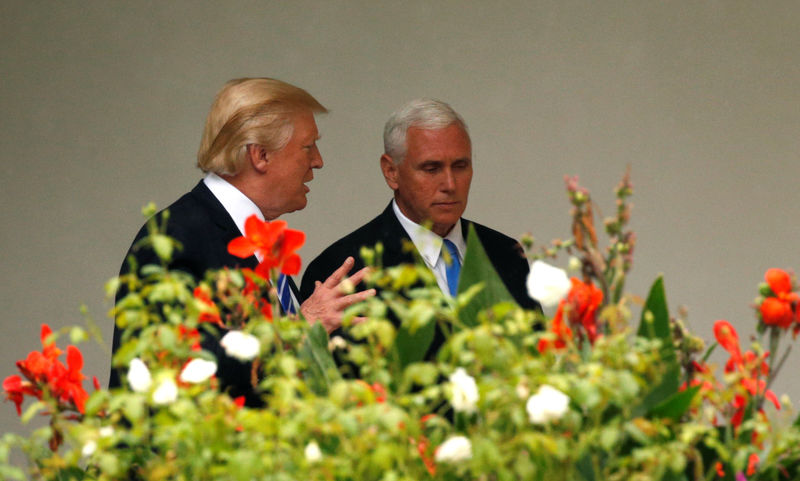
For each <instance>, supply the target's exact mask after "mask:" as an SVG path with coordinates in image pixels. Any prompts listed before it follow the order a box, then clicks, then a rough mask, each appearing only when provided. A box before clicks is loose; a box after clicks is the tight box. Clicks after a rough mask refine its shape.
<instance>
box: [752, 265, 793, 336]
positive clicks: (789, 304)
mask: <svg viewBox="0 0 800 481" xmlns="http://www.w3.org/2000/svg"><path fill="white" fill-rule="evenodd" d="M764 280H766V281H767V285H768V286H769V288H770V290H771V291H772V294H774V296H768V297H767V298H766V299H764V300H763V301H762V302H761V305H760V306H759V311H760V313H761V320H762V321H763V322H764V324H766V325H768V326H778V327H780V328H781V329H787V328H789V326H791V325H792V321H794V320H796V319H797V320H798V321H800V318H798V316H800V311H798V310H797V304H798V302H800V296H798V294H797V293H796V292H792V278H791V277H790V276H789V274H788V273H787V272H786V271H784V270H783V269H776V268H772V269H768V270H767V272H766V273H765V274H764Z"/></svg>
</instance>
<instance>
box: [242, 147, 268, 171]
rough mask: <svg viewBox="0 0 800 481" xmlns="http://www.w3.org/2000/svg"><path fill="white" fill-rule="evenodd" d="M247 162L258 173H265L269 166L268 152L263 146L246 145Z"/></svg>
mask: <svg viewBox="0 0 800 481" xmlns="http://www.w3.org/2000/svg"><path fill="white" fill-rule="evenodd" d="M247 161H248V162H250V165H252V166H253V169H254V170H255V171H256V172H258V173H261V174H263V173H265V172H266V171H267V165H268V164H269V152H267V149H266V148H264V146H263V145H259V144H247Z"/></svg>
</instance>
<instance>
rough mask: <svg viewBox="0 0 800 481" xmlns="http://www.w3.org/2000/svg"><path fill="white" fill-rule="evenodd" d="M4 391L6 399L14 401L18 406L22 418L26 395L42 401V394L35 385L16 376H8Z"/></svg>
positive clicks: (4, 382)
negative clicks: (23, 402) (23, 401)
mask: <svg viewBox="0 0 800 481" xmlns="http://www.w3.org/2000/svg"><path fill="white" fill-rule="evenodd" d="M3 390H4V391H5V392H6V399H9V400H11V401H14V404H16V406H17V415H18V416H22V400H23V398H24V396H25V395H28V396H33V397H35V398H37V399H42V392H41V391H40V390H38V389H36V388H35V387H34V386H33V384H31V383H30V382H28V381H23V380H22V378H21V377H19V376H17V375H16V374H14V375H12V376H8V377H7V378H6V379H5V380H4V381H3Z"/></svg>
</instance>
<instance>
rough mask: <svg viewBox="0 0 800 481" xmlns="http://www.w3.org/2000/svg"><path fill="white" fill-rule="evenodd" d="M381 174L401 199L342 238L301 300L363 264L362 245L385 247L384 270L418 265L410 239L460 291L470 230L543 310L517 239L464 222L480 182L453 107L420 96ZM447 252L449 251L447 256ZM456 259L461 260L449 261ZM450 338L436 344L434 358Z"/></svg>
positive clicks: (402, 117) (509, 282)
mask: <svg viewBox="0 0 800 481" xmlns="http://www.w3.org/2000/svg"><path fill="white" fill-rule="evenodd" d="M383 142H384V153H383V155H381V158H380V166H381V171H382V172H383V177H384V179H385V180H386V183H387V184H388V185H389V188H391V189H392V191H393V192H394V199H393V200H392V201H391V202H390V203H389V205H388V206H387V207H386V209H385V210H384V211H383V213H381V214H380V215H379V216H378V217H376V218H375V219H373V220H372V221H370V222H368V223H367V224H365V225H364V226H362V227H360V228H359V229H357V230H355V231H354V232H352V233H350V234H348V235H347V236H345V237H343V238H342V239H339V240H338V241H336V242H335V243H333V244H332V245H331V246H330V247H328V248H327V249H325V250H324V251H323V252H322V253H321V254H320V255H319V256H318V257H317V258H316V259H314V260H313V261H311V263H309V265H308V268H307V269H306V272H305V274H304V275H303V282H302V285H301V287H300V293H301V296H302V295H304V294H308V293H310V292H312V291H313V289H314V286H315V283H316V282H317V281H321V280H324V279H325V278H326V277H327V276H328V275H330V273H331V272H333V271H334V270H335V269H336V267H337V266H339V265H340V264H341V262H342V261H343V260H344V259H346V258H348V257H353V258H355V259H356V262H355V266H354V268H360V267H362V265H363V263H362V262H361V260H360V257H359V251H360V249H361V247H362V246H367V247H373V246H374V245H375V244H376V243H378V242H381V243H382V244H383V259H382V263H383V266H392V265H397V264H402V263H413V262H414V255H413V253H410V252H406V251H404V250H403V241H404V240H410V241H412V242H413V244H414V246H415V247H416V249H417V251H418V252H419V254H420V256H421V257H422V259H423V260H424V261H425V264H426V265H427V266H428V267H429V268H430V269H431V271H432V272H433V273H434V275H435V277H436V280H437V283H438V285H439V287H440V288H441V289H442V291H443V292H446V293H450V294H455V293H456V292H457V284H458V270H459V266H460V265H461V262H462V261H463V259H464V253H465V251H466V237H467V232H468V227H469V225H470V224H471V225H473V226H474V227H475V232H476V234H477V235H478V238H479V239H480V241H481V244H482V245H483V247H484V249H485V250H486V253H487V255H488V256H489V259H490V260H491V262H492V264H493V265H494V267H495V270H496V271H497V272H498V274H499V275H500V277H501V278H502V280H503V283H504V284H505V286H506V287H507V288H508V290H509V292H510V293H511V295H512V296H513V297H514V299H515V300H516V302H517V303H518V304H520V305H521V306H523V307H526V308H531V309H533V308H537V307H538V304H537V303H536V302H535V301H534V300H532V299H531V298H530V297H529V296H528V294H527V290H526V287H525V280H526V277H527V275H528V262H527V260H526V258H525V257H524V255H523V251H522V248H521V247H520V245H519V244H518V243H517V241H515V240H514V239H512V238H510V237H508V236H506V235H504V234H501V233H500V232H497V231H495V230H492V229H489V228H488V227H484V226H482V225H480V224H477V223H474V222H470V221H468V220H466V219H462V217H461V215H462V214H463V213H464V209H466V207H467V198H468V196H469V187H470V182H471V181H472V145H471V141H470V137H469V133H468V131H467V125H466V123H465V122H464V120H463V119H462V118H461V116H460V115H459V114H458V113H456V112H455V111H454V110H453V109H452V108H451V107H450V106H449V105H447V104H446V103H444V102H441V101H438V100H433V99H416V100H412V101H411V102H409V103H407V104H406V105H404V106H403V107H401V108H400V109H399V110H397V111H396V112H394V113H393V114H392V115H391V116H390V118H389V120H388V121H387V122H386V125H385V127H384V131H383ZM445 249H447V251H448V254H444V251H445ZM447 259H452V260H453V262H452V263H449V262H447ZM441 342H442V339H441V338H439V339H435V340H434V342H433V345H432V351H429V355H430V354H432V353H434V352H435V351H436V350H437V349H438V347H439V346H440V344H441Z"/></svg>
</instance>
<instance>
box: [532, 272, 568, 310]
mask: <svg viewBox="0 0 800 481" xmlns="http://www.w3.org/2000/svg"><path fill="white" fill-rule="evenodd" d="M527 285H528V295H529V296H531V297H532V298H534V299H536V300H537V301H539V304H541V305H542V309H543V310H544V312H545V314H547V315H552V313H553V312H555V308H556V306H558V303H559V302H560V301H561V299H563V298H564V297H566V296H567V294H568V293H569V290H570V288H571V287H572V283H571V282H570V281H569V278H568V277H567V273H566V272H565V271H564V269H559V268H558V267H553V266H551V265H550V264H548V263H546V262H542V261H535V262H534V263H533V264H532V265H531V271H530V272H529V273H528V282H527Z"/></svg>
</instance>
